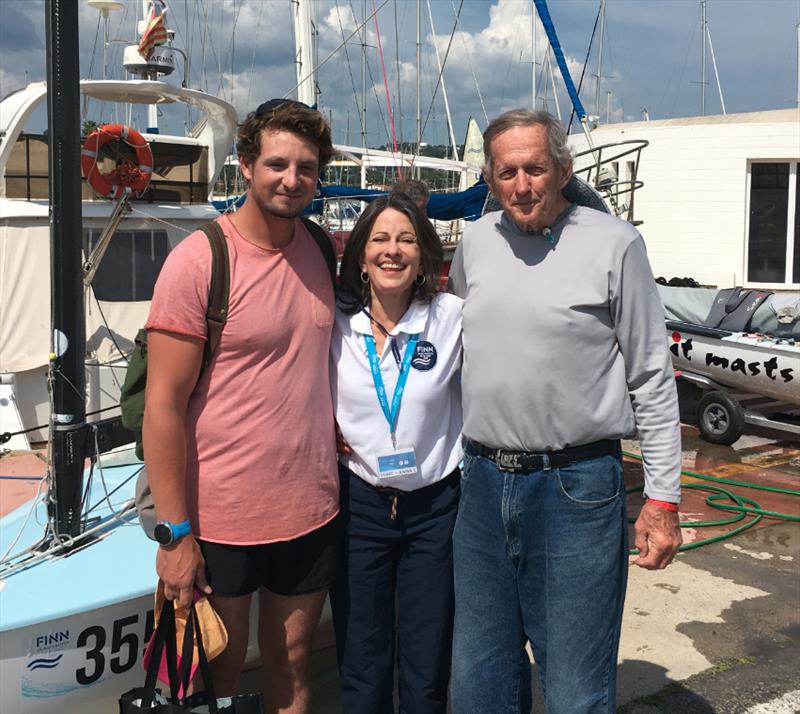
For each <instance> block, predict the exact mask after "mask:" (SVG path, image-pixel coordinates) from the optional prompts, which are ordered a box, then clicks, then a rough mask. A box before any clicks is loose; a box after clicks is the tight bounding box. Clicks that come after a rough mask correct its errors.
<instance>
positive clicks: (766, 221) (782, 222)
mask: <svg viewBox="0 0 800 714" xmlns="http://www.w3.org/2000/svg"><path fill="white" fill-rule="evenodd" d="M591 136H592V140H593V141H594V143H595V145H596V146H599V145H602V144H606V143H610V142H618V141H626V140H630V139H644V140H646V141H648V142H649V146H647V147H646V148H645V149H644V150H643V151H642V155H641V161H640V163H639V167H638V175H637V176H636V178H637V179H639V180H641V181H642V182H643V183H644V186H643V187H642V188H640V189H639V190H637V191H636V192H635V197H634V207H633V209H634V210H633V217H634V219H635V220H636V221H637V222H638V221H641V225H639V230H640V231H641V233H642V235H643V236H644V239H645V242H646V244H647V249H648V253H649V255H650V261H651V263H652V266H653V271H654V273H655V275H656V276H659V275H660V276H664V277H666V278H670V277H684V276H687V277H691V278H694V279H695V280H697V281H698V282H700V283H702V284H704V285H710V286H718V287H720V288H723V287H732V286H735V285H745V286H760V287H766V288H770V289H773V290H776V289H777V290H796V289H798V288H800V181H798V164H799V163H800V109H778V110H775V111H765V112H752V113H746V114H728V115H725V116H705V117H691V118H687V119H664V120H658V121H642V122H633V123H627V124H609V125H606V126H601V127H599V128H597V129H595V130H594V131H593V132H592V133H591ZM570 143H571V145H572V146H573V148H574V149H575V151H576V152H581V151H583V150H585V149H586V148H587V145H586V138H585V136H583V135H580V136H579V135H574V136H572V137H570ZM589 158H590V157H588V156H587V157H583V158H582V159H579V161H578V163H577V164H576V168H580V166H581V165H586V161H585V160H584V159H589ZM634 158H635V156H632V155H631V156H627V157H622V158H621V159H620V160H619V161H617V162H615V166H614V168H615V170H616V172H617V174H618V176H619V179H620V180H630V178H631V172H632V171H633V170H634V162H633V161H632V160H631V161H628V159H634ZM628 200H629V199H628Z"/></svg>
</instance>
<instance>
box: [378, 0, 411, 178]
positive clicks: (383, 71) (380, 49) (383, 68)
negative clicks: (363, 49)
mask: <svg viewBox="0 0 800 714" xmlns="http://www.w3.org/2000/svg"><path fill="white" fill-rule="evenodd" d="M372 9H373V14H372V19H373V20H374V22H375V37H376V38H377V41H378V57H379V58H380V62H381V74H382V75H383V89H384V91H385V92H386V111H387V112H389V128H390V129H391V130H392V150H393V151H397V135H396V134H395V131H394V112H393V111H392V101H391V99H389V81H388V79H387V77H386V65H385V64H384V61H383V45H382V44H381V31H380V28H379V27H378V11H377V10H375V0H372ZM394 168H395V171H397V178H398V179H402V178H403V173H402V171H401V170H400V167H399V166H398V165H397V164H395V167H394Z"/></svg>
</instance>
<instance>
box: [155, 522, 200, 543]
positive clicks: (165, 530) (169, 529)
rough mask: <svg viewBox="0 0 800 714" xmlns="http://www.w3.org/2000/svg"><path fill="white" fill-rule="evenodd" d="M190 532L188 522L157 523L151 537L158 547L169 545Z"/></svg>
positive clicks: (190, 525) (190, 528)
mask: <svg viewBox="0 0 800 714" xmlns="http://www.w3.org/2000/svg"><path fill="white" fill-rule="evenodd" d="M191 532H192V524H191V523H189V521H188V520H185V521H182V522H181V523H170V522H169V521H159V522H158V523H156V527H155V528H154V529H153V536H154V537H155V539H156V541H158V543H159V544H160V545H170V544H171V543H175V542H176V541H178V540H180V539H181V538H183V536H185V535H188V534H189V533H191Z"/></svg>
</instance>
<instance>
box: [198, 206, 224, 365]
mask: <svg viewBox="0 0 800 714" xmlns="http://www.w3.org/2000/svg"><path fill="white" fill-rule="evenodd" d="M200 230H201V231H203V233H205V234H206V238H208V244H209V245H210V246H211V283H210V285H209V287H208V308H207V309H206V323H207V325H208V339H207V340H206V344H205V348H204V349H203V369H205V368H206V367H208V365H209V364H210V362H211V358H212V356H213V355H214V351H215V350H216V349H217V345H219V340H220V337H221V336H222V328H223V327H225V321H226V320H227V319H228V297H229V293H230V282H231V271H230V263H229V259H228V244H227V242H226V241H225V234H224V233H223V232H222V228H221V227H220V225H219V223H217V222H216V221H212V222H210V223H206V224H205V225H202V226H200Z"/></svg>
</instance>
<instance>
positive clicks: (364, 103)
mask: <svg viewBox="0 0 800 714" xmlns="http://www.w3.org/2000/svg"><path fill="white" fill-rule="evenodd" d="M363 8H364V26H363V28H362V30H361V31H362V32H363V33H364V34H363V35H362V39H361V115H362V122H361V146H363V147H364V148H365V149H366V148H367V0H364V2H363ZM362 173H363V172H362ZM362 181H363V179H362Z"/></svg>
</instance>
